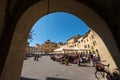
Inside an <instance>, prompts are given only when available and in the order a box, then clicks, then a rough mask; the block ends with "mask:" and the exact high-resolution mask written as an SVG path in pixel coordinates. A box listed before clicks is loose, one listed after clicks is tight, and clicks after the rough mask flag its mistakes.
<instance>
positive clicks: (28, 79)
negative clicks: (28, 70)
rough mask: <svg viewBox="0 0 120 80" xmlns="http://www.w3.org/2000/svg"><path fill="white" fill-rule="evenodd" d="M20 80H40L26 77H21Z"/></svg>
mask: <svg viewBox="0 0 120 80" xmlns="http://www.w3.org/2000/svg"><path fill="white" fill-rule="evenodd" d="M20 80H38V79H32V78H26V77H20Z"/></svg>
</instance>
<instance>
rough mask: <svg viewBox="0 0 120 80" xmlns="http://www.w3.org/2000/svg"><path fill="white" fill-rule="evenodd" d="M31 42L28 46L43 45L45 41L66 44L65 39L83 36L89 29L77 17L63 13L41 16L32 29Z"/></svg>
mask: <svg viewBox="0 0 120 80" xmlns="http://www.w3.org/2000/svg"><path fill="white" fill-rule="evenodd" d="M31 30H32V31H33V34H35V35H33V41H32V42H30V41H29V40H28V42H30V46H33V45H35V44H43V43H44V42H45V41H46V40H47V39H50V40H51V41H52V42H66V41H67V39H69V38H71V37H73V36H75V35H77V34H80V35H84V34H85V33H86V32H88V31H89V27H88V26H87V25H86V24H85V23H84V22H83V21H82V20H81V19H80V18H78V17H76V16H74V15H72V14H70V13H65V12H56V13H51V14H48V15H45V16H43V17H42V18H40V19H39V20H38V21H37V22H36V23H35V24H34V26H33V27H32V29H31Z"/></svg>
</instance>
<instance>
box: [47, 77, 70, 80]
mask: <svg viewBox="0 0 120 80" xmlns="http://www.w3.org/2000/svg"><path fill="white" fill-rule="evenodd" d="M46 80H70V79H62V78H53V77H47V78H46Z"/></svg>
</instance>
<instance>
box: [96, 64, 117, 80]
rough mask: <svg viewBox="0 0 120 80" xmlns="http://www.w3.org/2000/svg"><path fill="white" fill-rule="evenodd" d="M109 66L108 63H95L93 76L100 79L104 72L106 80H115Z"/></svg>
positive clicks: (103, 76)
mask: <svg viewBox="0 0 120 80" xmlns="http://www.w3.org/2000/svg"><path fill="white" fill-rule="evenodd" d="M109 66H110V64H108V65H104V64H102V63H98V64H96V72H95V77H96V78H97V79H98V80H101V79H103V78H105V73H106V78H107V79H108V80H117V79H114V75H113V74H112V73H111V71H110V69H109Z"/></svg>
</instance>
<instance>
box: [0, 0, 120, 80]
mask: <svg viewBox="0 0 120 80" xmlns="http://www.w3.org/2000/svg"><path fill="white" fill-rule="evenodd" d="M31 1H32V0H31ZM26 2H27V0H26V1H23V2H22V1H19V2H17V1H16V2H14V3H11V4H10V2H8V4H6V0H5V1H0V4H2V3H3V5H2V6H3V8H2V10H3V12H1V14H0V17H2V18H0V20H1V21H0V23H2V22H4V21H5V22H4V24H0V25H1V26H4V27H0V28H1V29H0V43H1V46H0V54H1V56H0V59H1V60H0V72H1V76H0V80H8V79H9V80H18V79H19V78H20V74H21V68H22V64H23V58H24V53H25V49H26V45H27V39H28V33H29V31H30V29H31V28H32V26H33V25H34V23H35V22H36V21H37V20H38V19H39V18H41V17H42V16H44V15H47V14H48V13H52V12H68V13H71V14H73V15H75V16H77V17H79V18H80V19H82V20H83V21H84V22H85V23H86V24H87V25H88V26H89V27H90V28H92V29H93V30H94V31H95V32H96V33H97V34H98V35H99V36H100V37H101V39H102V40H103V42H104V43H105V45H106V47H107V49H108V51H109V52H110V54H109V55H111V56H108V57H106V56H107V55H106V56H104V57H103V58H104V59H106V60H107V61H108V63H111V62H112V64H111V69H112V70H113V69H114V68H116V67H119V66H120V63H119V61H120V54H119V50H118V47H117V45H116V42H115V40H114V38H113V35H112V33H111V31H110V29H109V26H108V25H107V24H106V22H104V20H103V19H102V18H101V17H100V16H99V15H98V14H96V13H95V12H94V11H93V10H92V9H90V8H88V7H87V6H85V5H83V4H81V3H79V1H78V0H50V1H49V6H48V1H47V0H34V1H32V2H33V3H32V2H29V1H28V2H29V3H26ZM16 3H17V4H16ZM61 3H62V4H61ZM96 3H97V2H96ZM98 3H99V2H98ZM21 4H23V5H24V7H22V5H21ZM109 4H110V3H109ZM25 5H26V6H25ZM6 6H7V9H8V7H10V8H9V9H8V10H7V9H6ZM14 6H15V7H14ZM12 8H14V9H12ZM5 10H6V11H8V13H7V14H6V12H5ZM10 11H11V12H12V13H10ZM5 14H6V15H5ZM5 18H6V19H5ZM118 19H119V18H118ZM118 31H119V30H118ZM113 32H114V31H113ZM114 37H115V36H114ZM116 37H117V35H116ZM11 72H12V74H11Z"/></svg>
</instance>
